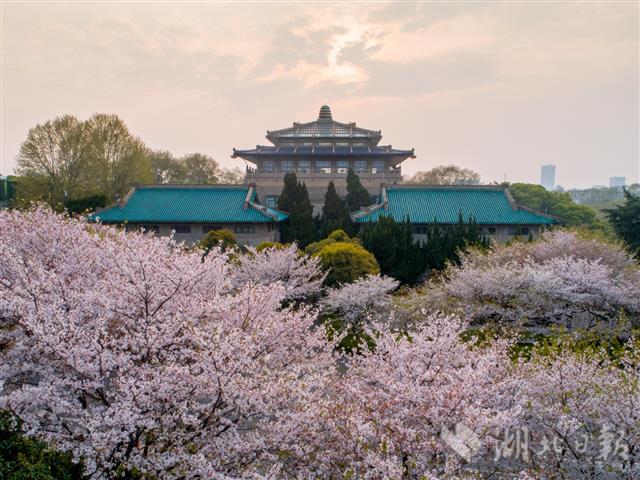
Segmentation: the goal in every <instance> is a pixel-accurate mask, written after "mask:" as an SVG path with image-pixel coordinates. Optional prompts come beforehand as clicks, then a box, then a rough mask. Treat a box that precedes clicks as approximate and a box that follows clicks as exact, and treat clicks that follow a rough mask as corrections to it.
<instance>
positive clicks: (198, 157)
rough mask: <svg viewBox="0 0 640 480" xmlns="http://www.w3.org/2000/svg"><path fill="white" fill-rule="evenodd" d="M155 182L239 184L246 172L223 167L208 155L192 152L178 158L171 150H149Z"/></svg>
mask: <svg viewBox="0 0 640 480" xmlns="http://www.w3.org/2000/svg"><path fill="white" fill-rule="evenodd" d="M149 159H150V163H151V170H152V172H153V175H154V178H155V183H178V184H198V185H203V184H226V183H230V184H239V183H242V180H243V178H244V174H243V173H242V172H241V171H240V169H238V168H236V169H231V170H230V169H226V168H222V167H221V166H220V165H219V164H218V162H216V161H215V159H213V158H212V157H210V156H208V155H203V154H201V153H191V154H189V155H185V156H184V157H179V158H176V157H174V156H173V154H172V153H171V152H167V151H162V150H159V151H153V152H149Z"/></svg>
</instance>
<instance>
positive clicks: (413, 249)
mask: <svg viewBox="0 0 640 480" xmlns="http://www.w3.org/2000/svg"><path fill="white" fill-rule="evenodd" d="M360 239H361V240H362V244H363V246H364V247H365V248H366V249H367V250H369V251H370V252H371V253H373V255H374V256H375V257H376V260H378V264H379V265H380V271H381V272H382V273H383V274H385V275H389V276H392V277H394V278H395V279H397V280H399V281H400V282H402V283H403V284H412V283H415V282H416V281H417V279H418V277H419V276H420V274H421V273H422V272H423V270H424V261H423V259H422V256H423V253H422V250H421V248H420V245H419V244H418V243H417V242H415V241H414V240H413V227H412V225H411V223H410V222H409V219H408V218H407V219H405V221H404V222H402V223H397V222H396V221H395V220H394V219H393V218H392V217H387V216H382V217H380V218H379V219H378V221H377V222H376V223H374V224H369V225H366V226H365V227H364V228H363V229H362V230H361V232H360Z"/></svg>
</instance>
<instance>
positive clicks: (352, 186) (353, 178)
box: [346, 168, 371, 212]
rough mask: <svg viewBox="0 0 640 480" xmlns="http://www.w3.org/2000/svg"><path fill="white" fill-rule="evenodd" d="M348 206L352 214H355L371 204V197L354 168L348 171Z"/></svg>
mask: <svg viewBox="0 0 640 480" xmlns="http://www.w3.org/2000/svg"><path fill="white" fill-rule="evenodd" d="M346 201H347V206H348V208H349V211H350V212H355V211H356V210H359V209H361V208H363V207H366V206H368V205H370V204H371V196H370V195H369V192H368V191H367V189H366V188H364V186H363V185H362V183H360V177H358V175H356V173H355V172H354V171H353V169H352V168H350V169H349V170H348V171H347V197H346Z"/></svg>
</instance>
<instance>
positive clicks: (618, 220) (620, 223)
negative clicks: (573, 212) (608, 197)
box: [605, 189, 640, 258]
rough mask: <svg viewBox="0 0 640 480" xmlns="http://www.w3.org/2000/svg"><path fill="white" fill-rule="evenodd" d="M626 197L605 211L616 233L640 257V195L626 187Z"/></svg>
mask: <svg viewBox="0 0 640 480" xmlns="http://www.w3.org/2000/svg"><path fill="white" fill-rule="evenodd" d="M624 198H625V202H624V204H622V205H619V206H617V207H616V208H613V209H610V210H605V213H606V215H607V216H608V217H609V223H611V225H613V229H614V231H615V232H616V234H617V235H618V236H619V237H620V238H622V240H624V242H625V243H626V244H627V246H628V247H629V249H630V250H631V251H632V252H633V253H635V255H636V256H637V257H638V258H640V196H639V195H633V194H632V193H631V192H630V191H629V190H627V189H625V190H624Z"/></svg>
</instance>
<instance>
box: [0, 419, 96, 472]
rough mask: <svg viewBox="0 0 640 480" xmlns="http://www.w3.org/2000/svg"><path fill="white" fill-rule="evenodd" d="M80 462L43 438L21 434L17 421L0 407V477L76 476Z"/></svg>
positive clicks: (80, 470) (79, 470) (80, 467)
mask: <svg viewBox="0 0 640 480" xmlns="http://www.w3.org/2000/svg"><path fill="white" fill-rule="evenodd" d="M82 478H84V477H83V476H82V466H81V465H78V464H76V463H73V460H72V457H71V454H69V453H61V452H56V451H55V450H51V449H50V448H48V447H47V446H46V445H45V444H44V443H43V442H40V441H38V440H35V439H33V438H30V437H27V436H26V435H23V434H22V432H21V430H20V422H19V421H18V420H16V419H15V417H13V415H11V414H10V413H9V412H6V411H0V479H2V480H79V479H82Z"/></svg>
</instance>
